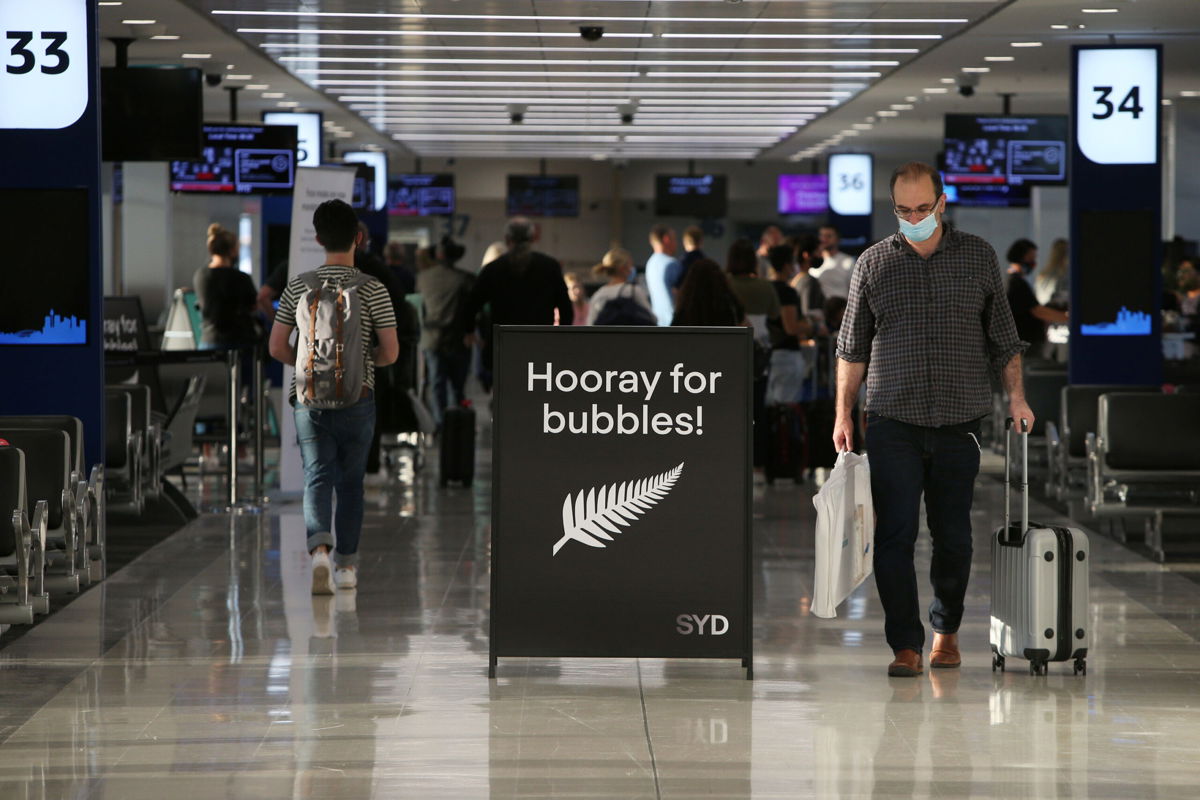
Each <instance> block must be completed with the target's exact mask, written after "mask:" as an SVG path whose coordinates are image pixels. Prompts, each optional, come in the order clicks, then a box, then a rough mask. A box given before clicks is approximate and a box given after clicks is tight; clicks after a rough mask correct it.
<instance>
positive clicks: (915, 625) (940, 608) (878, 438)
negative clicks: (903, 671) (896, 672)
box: [867, 414, 980, 653]
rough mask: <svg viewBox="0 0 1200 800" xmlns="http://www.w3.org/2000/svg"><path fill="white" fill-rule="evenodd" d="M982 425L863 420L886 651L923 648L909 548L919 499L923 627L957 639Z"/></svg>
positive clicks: (968, 568) (967, 568)
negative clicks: (928, 589) (929, 587)
mask: <svg viewBox="0 0 1200 800" xmlns="http://www.w3.org/2000/svg"><path fill="white" fill-rule="evenodd" d="M979 426H980V421H979V420H974V421H972V422H965V423H962V424H961V425H948V426H946V427H942V428H924V427H921V426H918V425H909V424H908V423H905V422H900V421H898V420H894V419H888V418H886V417H880V416H878V415H876V414H867V453H868V454H869V455H870V458H871V495H872V498H873V499H874V502H875V518H876V527H875V585H876V587H878V589H879V599H880V601H881V602H882V604H883V612H884V632H885V634H886V636H887V642H888V645H890V646H891V648H892V650H893V651H895V652H898V651H900V650H906V649H907V650H916V651H917V652H918V653H919V652H921V651H922V649H923V648H924V646H925V628H924V627H923V626H922V624H921V610H920V601H919V599H918V596H917V573H916V568H915V567H914V566H913V549H914V548H915V546H916V542H917V530H918V528H919V526H920V514H921V495H922V494H924V495H925V513H926V522H927V523H928V524H929V532H930V534H931V537H932V540H933V562H932V564H931V565H930V569H929V579H930V582H931V583H932V584H933V603H932V604H931V605H930V607H929V622H930V624H931V625H932V626H933V629H934V631H936V632H937V633H957V632H958V626H959V623H960V622H961V621H962V615H963V598H964V597H965V596H966V593H967V582H968V580H970V577H971V553H972V546H971V502H972V500H973V499H974V494H975V477H976V475H978V474H979Z"/></svg>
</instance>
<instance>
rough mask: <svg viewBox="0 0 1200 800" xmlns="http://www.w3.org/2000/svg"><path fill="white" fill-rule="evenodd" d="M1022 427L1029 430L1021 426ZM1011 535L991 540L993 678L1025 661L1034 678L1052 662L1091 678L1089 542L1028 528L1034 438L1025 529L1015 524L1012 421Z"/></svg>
mask: <svg viewBox="0 0 1200 800" xmlns="http://www.w3.org/2000/svg"><path fill="white" fill-rule="evenodd" d="M1022 427H1023V428H1024V427H1025V422H1024V421H1022ZM1005 436H1006V437H1007V439H1009V440H1010V441H1008V442H1007V443H1006V444H1007V446H1006V447H1005V455H1004V527H1002V528H999V529H998V530H997V531H996V532H995V534H994V535H993V536H992V625H991V642H992V670H993V671H994V670H996V669H1000V670H1003V669H1004V662H1005V659H1008V658H1023V659H1025V660H1027V661H1028V662H1029V673H1030V674H1031V675H1045V674H1046V672H1047V669H1048V665H1049V663H1050V662H1051V661H1072V660H1073V661H1074V662H1075V663H1074V667H1075V674H1076V675H1078V674H1080V673H1083V674H1084V675H1086V674H1087V653H1088V645H1089V643H1090V641H1091V633H1090V631H1089V629H1088V609H1089V605H1088V567H1089V564H1088V561H1089V558H1090V552H1089V550H1088V540H1087V535H1086V534H1084V533H1083V532H1082V531H1080V530H1079V529H1078V528H1061V527H1046V526H1043V525H1037V524H1036V523H1035V524H1034V526H1033V527H1030V523H1029V435H1028V433H1027V432H1026V431H1024V430H1023V431H1022V432H1021V433H1020V434H1018V436H1019V437H1020V440H1021V509H1022V512H1021V525H1020V526H1019V527H1018V526H1014V525H1013V524H1012V522H1011V514H1010V510H1009V509H1010V506H1011V495H1012V479H1011V463H1010V462H1011V458H1010V455H1009V454H1010V453H1012V452H1013V448H1012V446H1011V445H1012V442H1011V438H1012V420H1011V419H1009V420H1008V421H1007V422H1006V423H1005Z"/></svg>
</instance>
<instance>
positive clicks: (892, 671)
mask: <svg viewBox="0 0 1200 800" xmlns="http://www.w3.org/2000/svg"><path fill="white" fill-rule="evenodd" d="M921 672H922V669H921V654H920V653H918V652H917V651H916V650H901V651H900V652H898V653H896V659H895V660H894V661H892V663H891V664H888V677H889V678H915V677H917V676H918V675H920V674H921Z"/></svg>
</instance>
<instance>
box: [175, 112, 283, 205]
mask: <svg viewBox="0 0 1200 800" xmlns="http://www.w3.org/2000/svg"><path fill="white" fill-rule="evenodd" d="M203 132H204V148H203V150H202V151H201V156H200V158H199V159H196V160H188V161H172V162H171V190H172V191H175V192H216V193H238V194H248V193H251V192H255V193H265V192H280V191H282V192H287V191H291V189H292V188H293V187H294V186H295V183H296V139H297V134H296V128H295V126H292V125H280V126H272V125H205V126H204V127H203Z"/></svg>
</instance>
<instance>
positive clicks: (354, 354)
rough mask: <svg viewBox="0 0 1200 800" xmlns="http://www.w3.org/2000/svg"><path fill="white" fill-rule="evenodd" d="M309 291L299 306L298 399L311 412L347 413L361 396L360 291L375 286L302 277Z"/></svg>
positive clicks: (362, 279) (362, 280)
mask: <svg viewBox="0 0 1200 800" xmlns="http://www.w3.org/2000/svg"><path fill="white" fill-rule="evenodd" d="M300 280H301V281H303V282H304V285H305V287H307V291H305V293H304V296H303V297H302V298H301V300H300V302H299V303H297V305H296V330H297V331H298V332H299V337H298V338H297V341H296V399H297V401H299V402H300V403H303V404H304V405H306V406H309V407H310V408H324V409H333V408H348V407H349V406H352V405H354V404H355V403H357V402H358V400H359V397H360V396H361V394H362V386H363V380H364V377H365V375H366V370H367V365H366V359H365V357H364V355H363V338H362V337H363V311H364V305H365V304H364V303H363V297H362V289H363V287H364V286H366V285H367V283H368V282H369V281H370V280H371V277H370V276H369V275H363V274H362V273H359V274H357V275H354V276H353V277H351V278H347V279H345V280H339V279H337V278H321V277H319V276H318V275H317V273H316V272H306V273H304V274H303V275H301V276H300Z"/></svg>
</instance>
